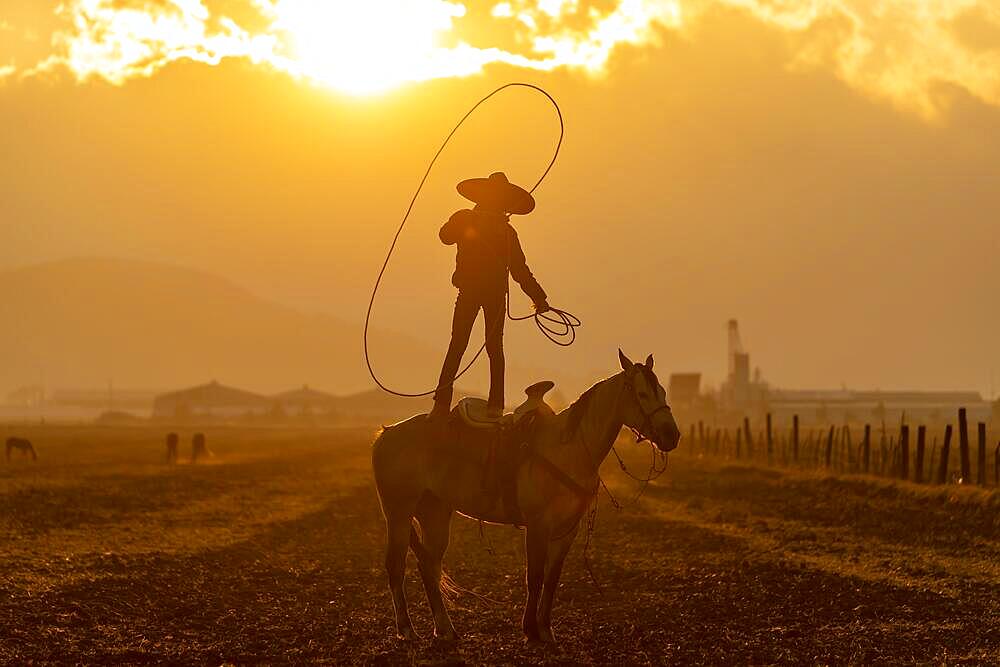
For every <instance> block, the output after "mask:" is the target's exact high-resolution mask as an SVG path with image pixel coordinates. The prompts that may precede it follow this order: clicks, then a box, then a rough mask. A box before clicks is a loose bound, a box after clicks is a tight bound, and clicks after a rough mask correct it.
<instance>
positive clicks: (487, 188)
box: [455, 171, 535, 215]
mask: <svg viewBox="0 0 1000 667" xmlns="http://www.w3.org/2000/svg"><path fill="white" fill-rule="evenodd" d="M455 189H456V190H458V194H460V195H462V196H463V197H465V198H466V199H468V200H469V201H474V202H476V203H477V204H492V205H495V206H500V207H502V208H503V210H504V211H506V212H507V213H514V214H516V215H524V214H526V213H531V211H533V210H534V208H535V198H534V197H532V196H531V193H530V192H528V191H527V190H525V189H524V188H522V187H520V186H517V185H514V184H513V183H511V182H510V181H508V180H507V176H506V174H504V173H503V172H501V171H498V172H496V173H493V174H490V176H489V178H469V179H466V180H464V181H462V182H461V183H459V184H458V185H457V186H456V188H455Z"/></svg>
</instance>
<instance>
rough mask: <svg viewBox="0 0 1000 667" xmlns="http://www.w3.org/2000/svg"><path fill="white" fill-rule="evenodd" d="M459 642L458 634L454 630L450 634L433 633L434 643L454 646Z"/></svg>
mask: <svg viewBox="0 0 1000 667" xmlns="http://www.w3.org/2000/svg"><path fill="white" fill-rule="evenodd" d="M458 640H459V636H458V633H457V632H455V631H454V630H452V631H450V632H442V633H440V634H438V633H437V632H435V633H434V641H435V642H438V643H441V644H454V643H455V642H457V641H458Z"/></svg>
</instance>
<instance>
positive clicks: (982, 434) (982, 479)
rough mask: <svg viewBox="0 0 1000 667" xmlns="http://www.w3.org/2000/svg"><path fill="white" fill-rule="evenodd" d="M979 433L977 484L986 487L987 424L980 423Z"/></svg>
mask: <svg viewBox="0 0 1000 667" xmlns="http://www.w3.org/2000/svg"><path fill="white" fill-rule="evenodd" d="M978 426H979V428H978V429H977V430H978V431H979V432H978V433H977V435H978V436H979V437H978V440H979V442H978V443H976V444H978V445H979V451H978V452H977V453H978V456H977V457H976V484H978V485H979V486H986V424H985V423H984V422H979V424H978Z"/></svg>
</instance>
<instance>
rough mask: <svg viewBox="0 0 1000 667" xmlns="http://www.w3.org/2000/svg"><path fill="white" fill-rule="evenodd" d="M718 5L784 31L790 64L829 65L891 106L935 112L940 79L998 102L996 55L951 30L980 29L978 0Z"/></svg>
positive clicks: (986, 15) (982, 7) (983, 7)
mask: <svg viewBox="0 0 1000 667" xmlns="http://www.w3.org/2000/svg"><path fill="white" fill-rule="evenodd" d="M721 2H722V3H723V4H726V5H729V6H733V7H739V8H741V9H743V10H745V11H748V12H750V13H751V14H752V15H754V16H755V17H757V18H759V19H760V20H762V21H764V22H766V23H768V24H770V25H774V26H777V27H779V28H781V29H782V30H784V31H786V32H787V33H788V34H789V36H790V38H791V41H792V43H793V45H794V48H795V50H796V51H795V52H796V61H795V63H794V64H793V65H794V66H796V67H821V68H826V69H829V70H832V71H833V72H834V73H835V74H836V75H837V76H839V77H840V78H841V79H842V80H844V81H845V82H846V83H848V84H850V85H851V86H853V87H854V88H857V89H860V90H862V91H864V92H866V93H869V94H871V95H873V96H876V97H880V98H884V99H887V100H890V101H891V102H893V103H894V104H896V105H897V106H899V107H902V108H906V109H911V110H915V111H918V112H920V113H923V114H925V115H927V116H933V115H935V113H936V112H937V110H938V109H937V102H936V100H935V98H934V95H933V91H934V90H935V88H937V87H938V84H941V83H947V84H952V85H956V86H960V87H962V88H965V89H966V90H967V91H969V92H970V93H972V94H973V95H975V96H977V97H979V98H980V99H982V100H983V101H985V102H987V103H989V104H993V105H1000V80H998V77H997V74H996V73H997V72H998V71H1000V53H998V52H993V53H987V52H984V51H982V50H976V49H974V48H970V45H969V43H968V41H967V40H962V39H958V38H956V33H955V30H954V27H953V26H954V22H955V21H956V20H959V21H961V22H962V25H963V27H964V29H965V30H966V31H967V32H974V33H976V34H981V32H980V31H985V30H987V29H988V28H987V22H988V21H989V20H990V17H993V15H994V14H995V13H996V10H994V9H990V8H989V6H988V5H987V3H986V2H984V1H982V0H721ZM708 4H711V5H716V4H719V2H711V3H708ZM993 18H995V17H993ZM980 24H981V25H980Z"/></svg>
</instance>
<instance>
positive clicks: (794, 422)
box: [792, 415, 799, 465]
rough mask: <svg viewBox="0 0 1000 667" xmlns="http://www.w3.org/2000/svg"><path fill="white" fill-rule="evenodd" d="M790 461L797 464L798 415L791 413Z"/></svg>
mask: <svg viewBox="0 0 1000 667" xmlns="http://www.w3.org/2000/svg"><path fill="white" fill-rule="evenodd" d="M792 462H794V463H795V465H798V464H799V416H798V415H792Z"/></svg>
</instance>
